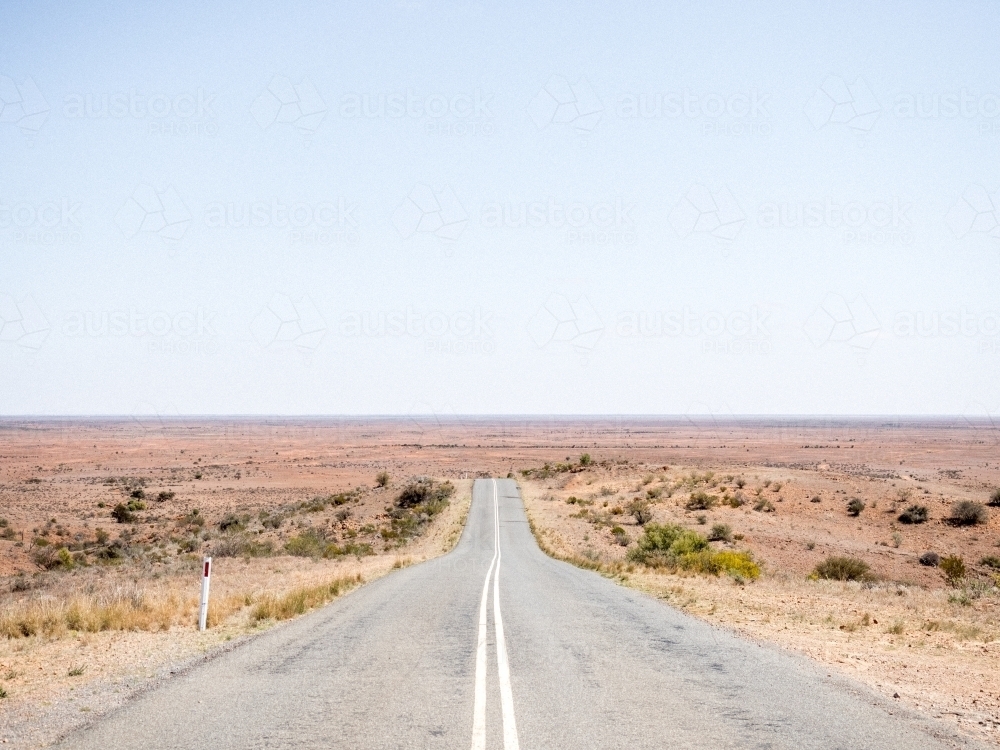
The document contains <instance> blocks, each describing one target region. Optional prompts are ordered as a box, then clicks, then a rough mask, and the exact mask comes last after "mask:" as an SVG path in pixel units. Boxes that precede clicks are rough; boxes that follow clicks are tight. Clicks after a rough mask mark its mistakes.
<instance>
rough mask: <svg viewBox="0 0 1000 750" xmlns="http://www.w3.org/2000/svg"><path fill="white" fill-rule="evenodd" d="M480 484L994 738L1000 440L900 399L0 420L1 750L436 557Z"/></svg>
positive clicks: (594, 549)
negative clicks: (698, 554)
mask: <svg viewBox="0 0 1000 750" xmlns="http://www.w3.org/2000/svg"><path fill="white" fill-rule="evenodd" d="M487 476H512V477H514V478H515V479H517V480H518V482H519V485H520V487H521V492H522V496H523V498H524V502H525V506H526V509H527V512H528V516H529V519H530V520H531V523H532V527H533V530H534V532H535V535H536V538H537V539H538V541H539V543H540V545H541V546H542V548H543V549H544V550H545V551H546V552H548V553H549V554H551V555H553V556H556V557H559V558H562V559H564V560H566V561H568V562H570V563H572V564H576V565H580V566H581V567H585V568H589V569H591V570H593V571H594V575H605V576H607V577H609V578H612V579H614V580H616V581H618V582H620V583H621V584H622V585H626V586H632V587H635V588H638V589H640V590H642V591H645V592H646V593H648V594H649V595H650V596H653V597H656V598H659V599H662V600H663V604H664V606H673V607H678V608H680V609H682V610H684V611H686V612H688V613H689V614H691V615H692V616H695V617H699V618H702V619H705V620H707V621H709V622H712V623H714V624H716V625H718V626H719V627H723V628H728V629H731V630H733V631H736V632H738V633H739V634H741V635H742V636H743V637H746V638H748V639H752V640H756V641H760V642H764V643H770V644H774V645H776V646H778V647H780V648H786V649H789V650H792V651H795V652H797V653H800V654H803V655H805V656H807V657H808V658H811V659H814V660H816V661H818V662H819V663H821V664H823V665H824V666H825V667H826V668H827V670H828V671H829V672H831V673H833V672H836V673H838V674H841V675H843V676H845V677H846V678H849V679H852V680H855V681H857V683H858V684H859V689H864V690H871V691H875V692H877V693H881V694H883V695H885V696H887V697H889V698H891V699H892V700H894V701H897V702H898V704H899V706H900V710H901V711H902V710H905V711H916V712H920V713H925V714H927V715H930V716H933V717H936V718H938V719H940V720H942V721H946V722H949V723H951V724H952V725H954V726H955V727H957V728H958V729H959V730H960V731H961V732H963V733H965V734H967V735H968V736H969V737H970V738H973V739H977V740H979V741H983V742H986V743H988V744H997V745H1000V670H998V667H1000V617H998V616H1000V606H998V605H1000V588H998V583H1000V578H998V575H1000V507H997V506H996V505H991V502H994V503H997V505H1000V500H995V499H994V495H995V493H996V490H997V488H998V487H1000V431H998V430H997V429H996V427H995V426H994V425H992V424H991V423H989V422H976V421H971V420H965V419H944V418H941V419H931V418H927V419H915V418H914V419H899V418H891V417H889V418H874V417H868V418H856V419H845V418H815V419H792V418H789V419H749V418H748V419H730V420H717V419H713V418H710V417H705V418H698V417H691V418H677V419H658V418H634V417H605V418H601V417H594V418H570V417H521V418H519V417H506V418H486V417H482V418H448V419H435V418H412V419H410V418H400V419H394V418H346V417H345V418H311V419H291V418H282V419H264V418H246V419H146V418H136V419H12V418H7V419H4V420H2V421H0V696H2V697H0V744H4V745H6V746H8V747H25V748H27V747H44V746H45V745H46V744H48V743H50V742H51V741H53V740H54V739H56V738H57V737H59V736H60V735H61V734H63V733H65V732H66V731H68V730H69V729H72V728H74V727H76V726H80V725H81V724H83V723H86V722H87V721H90V720H92V719H93V718H94V717H96V716H100V715H101V714H102V713H105V712H107V711H109V710H112V709H113V708H114V707H115V706H116V705H120V703H121V702H122V701H125V700H128V698H129V696H130V695H133V694H135V693H136V692H137V691H140V690H142V689H145V688H147V687H149V686H150V685H153V684H155V683H156V682H157V681H159V680H165V679H170V676H171V674H173V673H177V672H178V671H180V670H183V669H184V668H185V666H186V665H189V664H191V663H194V662H196V661H197V660H199V659H204V658H210V657H211V655H212V654H214V653H218V652H219V651H220V650H224V649H228V648H234V647H238V646H239V643H240V642H241V641H243V640H244V639H247V638H252V637H253V636H254V634H255V633H258V632H261V631H262V630H264V629H267V628H271V627H279V626H280V624H281V622H283V621H285V620H287V619H289V618H291V617H295V616H298V615H299V614H302V613H304V612H306V611H308V610H309V609H311V608H314V607H318V606H323V605H325V604H326V603H328V602H329V601H332V600H333V599H334V598H336V597H337V596H341V595H347V594H349V591H350V590H351V589H352V588H354V587H356V586H359V585H363V584H364V583H365V582H367V581H370V580H372V579H373V578H375V577H378V576H381V575H385V574H390V573H391V571H392V570H393V569H394V568H398V567H401V566H405V565H410V564H415V563H419V562H420V561H421V560H424V559H428V558H429V557H432V556H436V555H440V554H445V553H447V551H448V550H449V549H451V547H452V546H453V545H454V543H455V542H456V541H457V539H458V536H459V535H460V533H461V529H462V523H463V521H464V516H465V513H466V511H467V510H468V506H469V502H470V497H471V483H472V480H473V479H474V478H476V477H487ZM913 508H918V509H922V510H918V511H913V512H908V511H910V509H913ZM657 528H677V529H683V530H685V531H687V532H691V533H692V534H693V535H697V538H698V539H700V540H702V541H701V542H700V543H701V544H703V545H704V547H705V549H706V550H708V552H709V554H715V553H720V552H732V553H734V554H736V555H739V556H741V559H746V560H750V561H752V563H753V567H752V569H751V568H748V569H746V570H743V572H742V573H741V572H739V571H734V570H729V569H726V568H722V569H705V568H704V567H702V568H698V567H691V566H684V565H677V564H664V562H663V559H661V558H658V557H656V556H655V555H654V556H652V557H651V556H649V555H646V556H644V555H643V554H641V553H642V549H643V545H644V544H646V545H647V547H648V540H649V539H650V538H652V537H651V533H652V532H653V531H655V530H656V529H657ZM692 538H694V537H692ZM205 555H210V556H212V557H213V560H214V569H213V580H212V606H211V609H210V613H209V628H208V630H207V631H206V632H204V633H199V632H198V630H197V627H196V626H197V599H198V590H199V576H200V570H201V560H202V558H203V557H204V556H205ZM831 559H833V560H837V559H840V560H841V564H840V567H837V566H836V565H833V566H831V565H830V564H829V563H830V560H831ZM844 560H846V561H849V562H850V564H851V565H854V566H855V567H853V568H851V567H850V565H848V566H847V568H845V567H844V565H843V561H844ZM943 561H946V562H943ZM668 562H669V561H668ZM747 570H749V571H750V573H749V574H748V573H747ZM844 570H847V571H848V573H847V574H844V575H841V573H842V572H843V571H844ZM830 571H833V573H832V574H831V572H830Z"/></svg>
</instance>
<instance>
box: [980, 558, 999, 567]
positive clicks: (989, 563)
mask: <svg viewBox="0 0 1000 750" xmlns="http://www.w3.org/2000/svg"><path fill="white" fill-rule="evenodd" d="M979 564H980V565H985V566H986V567H987V568H993V570H1000V557H993V556H992V555H991V556H990V557H984V558H983V559H982V560H980V561H979Z"/></svg>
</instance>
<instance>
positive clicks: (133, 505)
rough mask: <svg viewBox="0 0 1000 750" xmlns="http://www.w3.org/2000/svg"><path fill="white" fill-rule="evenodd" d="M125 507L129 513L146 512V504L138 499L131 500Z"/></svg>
mask: <svg viewBox="0 0 1000 750" xmlns="http://www.w3.org/2000/svg"><path fill="white" fill-rule="evenodd" d="M126 507H127V508H128V509H129V510H131V511H137V510H146V503H144V502H143V501H142V500H141V499H139V498H132V499H131V500H129V501H128V505H127V506H126Z"/></svg>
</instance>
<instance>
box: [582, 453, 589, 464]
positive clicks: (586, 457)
mask: <svg viewBox="0 0 1000 750" xmlns="http://www.w3.org/2000/svg"><path fill="white" fill-rule="evenodd" d="M580 466H590V454H589V453H584V454H583V455H582V456H580Z"/></svg>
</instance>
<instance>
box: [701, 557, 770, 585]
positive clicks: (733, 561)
mask: <svg viewBox="0 0 1000 750" xmlns="http://www.w3.org/2000/svg"><path fill="white" fill-rule="evenodd" d="M712 562H713V564H715V565H717V566H718V567H719V568H720V572H725V573H728V574H729V575H731V576H733V578H736V579H737V580H740V579H749V580H751V581H755V580H757V579H758V578H759V577H760V566H759V565H757V563H755V562H754V561H753V558H752V557H751V556H750V553H748V552H734V551H732V550H723V551H721V552H715V553H714V554H713V555H712Z"/></svg>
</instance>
